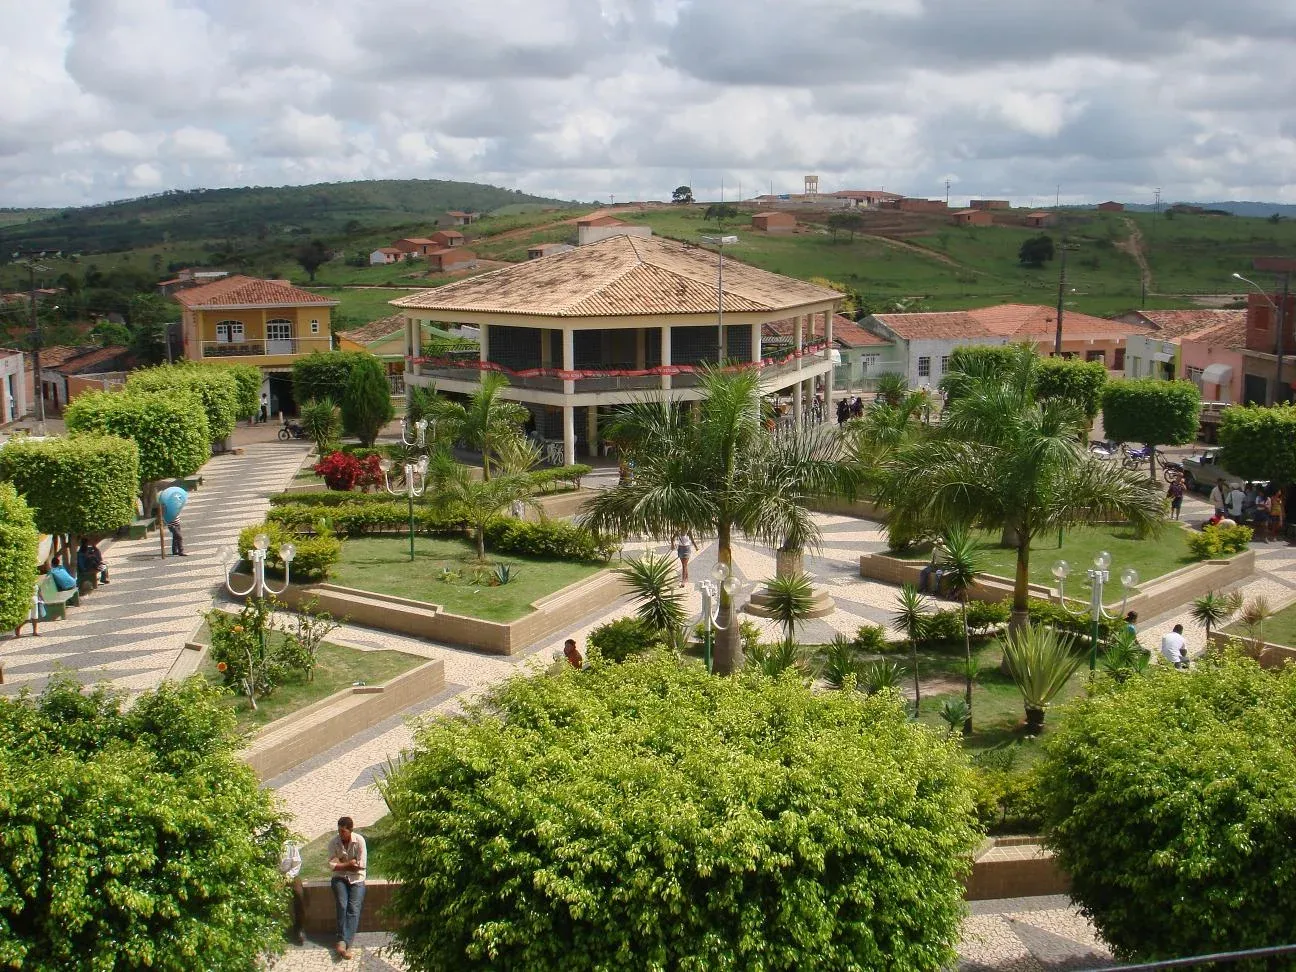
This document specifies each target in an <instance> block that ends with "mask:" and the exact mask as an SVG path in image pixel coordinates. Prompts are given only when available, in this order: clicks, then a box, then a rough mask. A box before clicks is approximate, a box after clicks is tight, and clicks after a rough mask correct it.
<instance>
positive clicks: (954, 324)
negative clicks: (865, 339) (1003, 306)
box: [873, 311, 1003, 341]
mask: <svg viewBox="0 0 1296 972" xmlns="http://www.w3.org/2000/svg"><path fill="white" fill-rule="evenodd" d="M873 319H874V320H876V321H879V322H880V323H882V324H884V325H885V326H886V327H887V328H888V329H889V330H891V331H893V332H894V333H895V334H896V336H897V337H900V338H903V339H904V340H906V341H914V340H918V341H924V340H926V341H958V340H961V339H963V338H997V337H1003V335H1002V334H1000V333H999V332H998V331H992V330H990V328H988V327H986V326H985V325H984V324H982V323H981V322H980V321H978V320H977V319H976V318H975V317H973V316H972V315H970V314H969V313H968V312H967V311H940V312H937V313H928V314H874V315H873Z"/></svg>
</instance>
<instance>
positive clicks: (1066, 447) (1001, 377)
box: [879, 345, 1161, 628]
mask: <svg viewBox="0 0 1296 972" xmlns="http://www.w3.org/2000/svg"><path fill="white" fill-rule="evenodd" d="M1038 367H1039V365H1038V358H1037V356H1036V354H1035V351H1034V349H1033V348H1031V347H1030V346H1029V345H1023V346H1021V347H1018V348H1017V349H1016V354H1015V356H1014V358H1013V360H1012V361H1011V362H1010V366H1009V367H1008V368H1006V369H1005V371H1004V372H1003V373H1001V374H998V375H995V376H991V377H975V376H973V377H968V378H967V379H966V381H964V382H962V383H961V384H960V387H959V388H958V389H957V394H955V395H952V399H951V402H950V405H949V407H948V408H947V409H946V411H945V414H944V416H943V418H942V421H941V424H940V427H939V428H937V429H933V430H932V431H931V433H930V434H929V435H926V436H924V437H922V438H921V439H919V440H918V441H916V442H914V443H913V444H911V445H909V446H906V447H904V448H902V449H900V450H898V451H897V452H896V453H895V454H894V455H893V456H892V457H891V458H890V459H889V460H888V461H887V463H886V465H885V470H884V473H885V475H884V477H883V482H882V486H881V488H880V490H879V498H880V499H882V501H883V502H885V503H887V504H888V505H889V506H890V507H891V509H892V517H891V522H890V526H891V527H892V528H893V529H897V530H899V531H900V532H901V533H905V534H907V535H911V536H912V535H918V534H919V533H921V532H924V531H931V530H933V529H940V528H941V527H942V526H943V525H946V524H951V523H965V524H968V525H970V526H981V527H986V528H990V529H999V530H1002V531H1003V535H1004V544H1005V545H1006V546H1012V547H1014V548H1016V552H1017V568H1016V576H1015V579H1014V583H1013V610H1012V627H1013V628H1019V627H1021V626H1022V625H1024V624H1025V623H1026V621H1027V611H1026V602H1027V594H1028V590H1029V584H1030V553H1031V551H1030V547H1031V541H1032V540H1034V539H1035V538H1036V537H1037V536H1040V535H1043V534H1051V533H1053V532H1056V531H1057V530H1059V529H1062V528H1065V527H1068V526H1072V525H1075V524H1079V523H1088V522H1092V521H1094V520H1109V519H1115V518H1120V519H1124V520H1127V521H1129V522H1130V523H1131V524H1132V525H1133V526H1134V527H1135V529H1136V530H1148V531H1151V530H1155V529H1157V528H1159V526H1160V524H1161V497H1160V494H1159V491H1157V490H1154V489H1152V488H1150V486H1149V485H1148V482H1147V480H1146V479H1143V478H1141V477H1139V476H1137V475H1136V474H1133V473H1131V472H1128V471H1126V470H1123V469H1119V468H1117V467H1116V465H1115V464H1114V463H1109V462H1108V463H1104V462H1100V461H1098V460H1096V459H1094V458H1093V457H1092V456H1091V455H1090V454H1089V452H1088V450H1086V449H1085V448H1084V447H1083V445H1082V443H1083V440H1084V434H1085V430H1086V429H1087V428H1088V424H1089V423H1088V419H1087V417H1086V416H1085V414H1084V411H1083V410H1082V409H1081V408H1080V407H1079V406H1077V405H1076V404H1075V403H1073V402H1068V401H1064V400H1062V399H1047V400H1043V401H1040V400H1037V399H1036V397H1035V391H1034V388H1035V376H1036V372H1037V371H1038ZM952 391H953V390H952Z"/></svg>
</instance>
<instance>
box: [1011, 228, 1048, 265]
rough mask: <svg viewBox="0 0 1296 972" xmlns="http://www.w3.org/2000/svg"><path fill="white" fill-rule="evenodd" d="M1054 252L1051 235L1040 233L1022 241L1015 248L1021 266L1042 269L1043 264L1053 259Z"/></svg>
mask: <svg viewBox="0 0 1296 972" xmlns="http://www.w3.org/2000/svg"><path fill="white" fill-rule="evenodd" d="M1055 252H1056V248H1055V247H1054V245H1053V237H1051V236H1049V235H1048V234H1047V233H1040V234H1039V235H1038V236H1032V237H1031V238H1030V239H1027V240H1023V241H1022V245H1021V246H1020V247H1018V248H1017V262H1018V263H1020V264H1021V265H1022V266H1023V267H1031V268H1033V269H1035V270H1042V269H1043V268H1044V264H1046V263H1048V262H1049V261H1050V260H1052V259H1053V256H1054V254H1055Z"/></svg>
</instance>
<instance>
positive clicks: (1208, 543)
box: [1188, 523, 1251, 560]
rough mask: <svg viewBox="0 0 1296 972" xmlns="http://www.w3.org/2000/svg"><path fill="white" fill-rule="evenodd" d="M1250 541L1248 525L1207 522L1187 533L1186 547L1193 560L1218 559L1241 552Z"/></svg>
mask: <svg viewBox="0 0 1296 972" xmlns="http://www.w3.org/2000/svg"><path fill="white" fill-rule="evenodd" d="M1250 543H1251V528H1250V527H1249V526H1242V525H1240V524H1239V525H1238V526H1231V527H1229V526H1211V525H1210V524H1209V523H1208V524H1206V526H1204V527H1202V528H1201V529H1200V530H1196V531H1194V532H1192V533H1189V534H1188V549H1189V550H1190V551H1191V552H1192V555H1193V559H1194V560H1219V559H1220V558H1221V557H1231V556H1233V555H1234V554H1238V553H1241V552H1242V551H1243V550H1245V549H1246V548H1247V547H1248V546H1249V545H1250Z"/></svg>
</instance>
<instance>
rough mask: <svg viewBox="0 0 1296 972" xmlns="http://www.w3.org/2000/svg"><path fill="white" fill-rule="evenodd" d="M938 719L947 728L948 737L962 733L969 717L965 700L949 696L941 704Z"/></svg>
mask: <svg viewBox="0 0 1296 972" xmlns="http://www.w3.org/2000/svg"><path fill="white" fill-rule="evenodd" d="M940 717H941V721H942V722H944V723H945V725H947V726H949V731H950V735H953V734H954V733H956V732H960V731H962V730H963V727H964V726H965V725H966V724H967V721H968V719H969V717H970V713H969V711H968V704H967V700H966V699H960V698H959V697H958V696H957V695H951V696H949V697H948V698H946V699H945V700H944V701H943V702H941V707H940Z"/></svg>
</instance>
